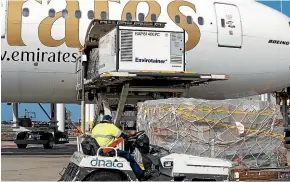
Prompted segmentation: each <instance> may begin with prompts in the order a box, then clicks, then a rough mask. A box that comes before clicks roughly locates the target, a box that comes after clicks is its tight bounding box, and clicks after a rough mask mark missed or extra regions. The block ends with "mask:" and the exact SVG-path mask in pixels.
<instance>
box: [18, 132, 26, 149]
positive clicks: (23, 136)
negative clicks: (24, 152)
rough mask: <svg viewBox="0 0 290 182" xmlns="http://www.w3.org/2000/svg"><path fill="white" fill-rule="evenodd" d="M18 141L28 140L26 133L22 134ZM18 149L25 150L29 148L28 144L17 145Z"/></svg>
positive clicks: (19, 134) (19, 135)
mask: <svg viewBox="0 0 290 182" xmlns="http://www.w3.org/2000/svg"><path fill="white" fill-rule="evenodd" d="M16 139H17V140H25V139H26V133H25V132H20V133H18V134H17V136H16ZM16 145H17V148H19V149H25V148H26V147H27V144H16Z"/></svg>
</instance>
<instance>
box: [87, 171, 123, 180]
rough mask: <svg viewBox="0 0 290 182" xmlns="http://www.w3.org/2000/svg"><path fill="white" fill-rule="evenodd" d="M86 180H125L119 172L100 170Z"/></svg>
mask: <svg viewBox="0 0 290 182" xmlns="http://www.w3.org/2000/svg"><path fill="white" fill-rule="evenodd" d="M85 181H124V180H123V178H122V175H121V174H120V173H118V172H112V171H99V172H96V173H93V174H91V175H90V176H89V177H88V178H87V179H86V180H85Z"/></svg>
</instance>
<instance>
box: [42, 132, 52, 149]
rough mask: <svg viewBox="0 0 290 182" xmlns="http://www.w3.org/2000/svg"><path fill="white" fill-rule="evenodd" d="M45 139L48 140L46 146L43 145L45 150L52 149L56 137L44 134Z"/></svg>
mask: <svg viewBox="0 0 290 182" xmlns="http://www.w3.org/2000/svg"><path fill="white" fill-rule="evenodd" d="M43 138H44V139H45V140H48V142H47V143H46V144H43V148H45V149H52V148H53V145H54V137H53V135H52V134H51V133H48V134H43Z"/></svg>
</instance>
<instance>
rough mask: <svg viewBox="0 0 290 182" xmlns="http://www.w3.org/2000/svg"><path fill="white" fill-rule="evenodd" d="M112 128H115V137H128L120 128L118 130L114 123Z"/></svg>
mask: <svg viewBox="0 0 290 182" xmlns="http://www.w3.org/2000/svg"><path fill="white" fill-rule="evenodd" d="M114 128H115V133H117V135H116V138H120V137H122V138H124V139H127V138H128V136H127V135H126V134H125V133H124V132H123V131H122V130H120V129H119V128H118V127H117V126H116V125H114Z"/></svg>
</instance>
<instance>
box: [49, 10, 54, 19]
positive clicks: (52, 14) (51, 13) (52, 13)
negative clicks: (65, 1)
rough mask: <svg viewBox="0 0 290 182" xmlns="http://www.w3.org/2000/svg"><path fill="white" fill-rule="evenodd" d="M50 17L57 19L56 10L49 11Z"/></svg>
mask: <svg viewBox="0 0 290 182" xmlns="http://www.w3.org/2000/svg"><path fill="white" fill-rule="evenodd" d="M48 16H49V17H51V18H53V17H55V10H54V9H50V10H49V11H48Z"/></svg>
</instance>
